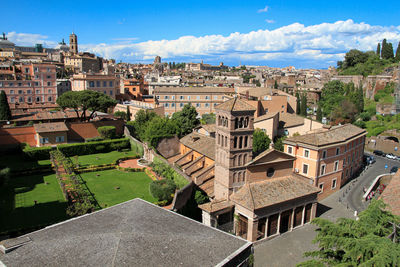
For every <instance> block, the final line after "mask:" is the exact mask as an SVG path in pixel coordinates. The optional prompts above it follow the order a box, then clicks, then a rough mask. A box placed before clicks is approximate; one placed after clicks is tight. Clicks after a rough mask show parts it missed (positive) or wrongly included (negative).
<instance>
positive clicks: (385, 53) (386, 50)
mask: <svg viewBox="0 0 400 267" xmlns="http://www.w3.org/2000/svg"><path fill="white" fill-rule="evenodd" d="M381 53H382V58H383V59H393V58H394V55H393V45H392V43H388V42H387V41H386V39H383V42H382V52H381Z"/></svg>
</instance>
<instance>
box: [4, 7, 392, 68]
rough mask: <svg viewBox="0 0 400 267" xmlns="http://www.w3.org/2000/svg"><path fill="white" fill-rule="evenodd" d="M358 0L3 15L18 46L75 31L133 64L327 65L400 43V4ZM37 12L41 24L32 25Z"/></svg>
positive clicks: (49, 41) (87, 43) (8, 10)
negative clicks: (399, 17) (399, 18)
mask: <svg viewBox="0 0 400 267" xmlns="http://www.w3.org/2000/svg"><path fill="white" fill-rule="evenodd" d="M357 2H358V1H355V3H354V2H351V3H348V2H344V1H336V2H335V3H320V2H316V1H307V3H300V2H295V1H285V2H284V3H283V2H282V1H278V2H274V3H273V2H269V1H252V2H251V3H246V4H245V5H244V4H243V3H242V2H240V1H229V2H227V1H219V2H218V3H212V2H210V1H202V3H192V2H188V3H179V2H178V1H171V2H168V3H164V2H161V1H153V2H151V3H143V2H141V3H140V2H137V1H133V2H130V3H124V4H119V3H115V4H113V6H111V7H108V6H106V5H105V4H104V3H103V2H91V1H89V2H85V3H81V4H78V3H75V2H68V3H69V4H68V5H66V4H62V2H61V3H60V4H59V5H57V6H54V5H52V4H51V2H48V1H41V2H40V3H37V4H35V5H32V4H29V3H27V2H26V5H28V6H29V7H30V9H29V10H15V9H13V8H12V5H11V4H10V3H6V4H5V8H4V10H5V12H4V16H2V18H1V19H0V21H1V22H2V23H1V24H2V26H3V27H2V29H1V31H4V32H6V34H7V35H8V38H9V40H10V41H12V42H14V43H16V44H17V45H34V44H36V43H43V44H44V46H45V47H55V46H57V44H58V42H60V41H61V39H62V38H64V39H65V41H66V42H68V40H67V39H68V35H69V34H70V33H71V32H72V31H74V32H75V33H76V34H77V35H78V42H79V49H80V51H89V52H94V53H96V54H98V55H100V56H103V57H105V58H114V59H116V60H117V61H120V60H122V61H124V62H130V63H136V62H137V63H139V62H141V63H150V62H152V60H153V59H154V57H155V56H156V55H160V56H161V57H162V59H163V61H164V62H168V61H175V62H199V61H201V60H204V62H206V63H211V64H218V63H219V62H221V61H222V62H224V63H225V64H226V65H239V64H240V63H241V64H245V65H267V66H271V67H284V66H288V65H292V66H295V67H297V68H309V67H314V68H326V67H328V66H336V62H337V61H338V60H342V59H343V56H344V54H345V53H346V52H347V51H348V50H350V49H359V50H362V51H367V50H375V49H376V45H377V43H378V42H379V41H381V40H382V39H383V38H386V39H388V41H389V42H392V43H393V46H394V48H395V49H396V47H397V44H398V42H399V41H400V26H399V25H396V19H395V14H394V13H393V12H392V11H393V10H396V8H397V7H400V4H398V3H396V2H394V1H389V4H388V5H379V6H375V5H376V3H375V2H372V1H363V2H362V5H361V3H357ZM23 3H24V1H23ZM28 13H31V15H28ZM32 14H33V15H32ZM18 15H19V17H18ZM32 16H33V18H34V20H35V23H29V21H31V20H32ZM17 18H18V20H17ZM96 18H98V19H97V20H96ZM382 18H384V19H382ZM49 20H55V21H57V23H48V21H49Z"/></svg>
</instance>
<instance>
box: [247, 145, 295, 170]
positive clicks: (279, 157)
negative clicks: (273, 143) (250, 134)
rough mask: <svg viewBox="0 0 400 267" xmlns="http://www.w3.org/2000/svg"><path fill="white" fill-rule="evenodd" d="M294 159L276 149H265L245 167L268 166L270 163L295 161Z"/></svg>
mask: <svg viewBox="0 0 400 267" xmlns="http://www.w3.org/2000/svg"><path fill="white" fill-rule="evenodd" d="M295 159H296V158H295V157H293V156H291V155H288V154H286V153H283V152H281V151H279V150H276V149H272V148H271V149H267V150H265V151H264V152H262V153H261V154H260V155H258V156H257V157H255V158H254V159H252V160H251V161H249V162H248V163H247V164H246V166H251V165H259V164H268V163H272V162H281V161H289V160H295Z"/></svg>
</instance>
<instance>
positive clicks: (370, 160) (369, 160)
mask: <svg viewBox="0 0 400 267" xmlns="http://www.w3.org/2000/svg"><path fill="white" fill-rule="evenodd" d="M375 162H376V160H375V157H374V156H368V163H369V164H373V163H375Z"/></svg>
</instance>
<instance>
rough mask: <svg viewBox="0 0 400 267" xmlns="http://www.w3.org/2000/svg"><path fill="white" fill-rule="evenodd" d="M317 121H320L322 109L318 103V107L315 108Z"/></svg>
mask: <svg viewBox="0 0 400 267" xmlns="http://www.w3.org/2000/svg"><path fill="white" fill-rule="evenodd" d="M317 121H319V122H321V121H322V110H321V106H320V105H318V108H317Z"/></svg>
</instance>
